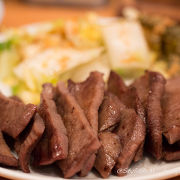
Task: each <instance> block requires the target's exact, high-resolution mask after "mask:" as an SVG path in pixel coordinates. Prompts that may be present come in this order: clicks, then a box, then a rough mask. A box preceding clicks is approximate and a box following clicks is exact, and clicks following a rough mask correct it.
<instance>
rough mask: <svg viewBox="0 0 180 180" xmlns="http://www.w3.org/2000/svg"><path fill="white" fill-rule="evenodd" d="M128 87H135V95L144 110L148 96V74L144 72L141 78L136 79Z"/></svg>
mask: <svg viewBox="0 0 180 180" xmlns="http://www.w3.org/2000/svg"><path fill="white" fill-rule="evenodd" d="M130 87H135V88H136V91H137V95H138V97H139V99H140V101H141V103H142V105H143V107H144V108H145V109H146V106H147V98H148V96H149V72H148V71H146V72H145V74H144V75H143V76H141V77H140V78H138V79H136V80H135V81H134V82H133V83H132V84H131V85H130Z"/></svg>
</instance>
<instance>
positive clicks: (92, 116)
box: [68, 72, 104, 176]
mask: <svg viewBox="0 0 180 180" xmlns="http://www.w3.org/2000/svg"><path fill="white" fill-rule="evenodd" d="M68 89H69V91H70V93H71V94H72V95H73V96H74V97H75V98H76V100H77V102H78V103H79V105H80V107H81V108H82V109H83V111H84V114H85V115H86V118H87V120H88V122H89V124H90V126H91V128H92V130H93V131H94V133H95V134H96V135H97V134H98V109H99V107H100V105H101V103H102V100H103V97H104V80H103V74H101V73H99V72H92V73H91V74H90V76H89V78H88V79H87V80H85V81H83V82H81V83H75V82H73V81H72V80H69V81H68ZM92 99H93V101H92ZM89 159H90V160H88V161H87V164H86V163H85V164H84V167H83V169H82V170H81V176H86V175H87V174H88V172H89V171H90V170H91V169H92V167H93V165H94V161H95V154H93V155H91V156H90V157H89Z"/></svg>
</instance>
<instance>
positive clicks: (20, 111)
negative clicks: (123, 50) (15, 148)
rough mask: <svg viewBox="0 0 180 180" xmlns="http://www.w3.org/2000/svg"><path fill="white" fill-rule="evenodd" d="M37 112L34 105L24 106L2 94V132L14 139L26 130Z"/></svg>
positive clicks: (0, 103)
mask: <svg viewBox="0 0 180 180" xmlns="http://www.w3.org/2000/svg"><path fill="white" fill-rule="evenodd" d="M35 111H36V106H35V105H33V104H27V105H25V104H23V103H21V102H18V101H17V100H14V99H11V98H7V97H5V96H3V95H2V94H0V112H1V116H0V130H1V131H3V132H5V133H7V134H8V135H9V136H11V137H13V138H17V136H18V135H19V134H20V133H21V132H22V131H23V130H24V129H25V127H26V126H27V125H28V123H29V122H30V120H31V118H32V116H33V115H34V113H35Z"/></svg>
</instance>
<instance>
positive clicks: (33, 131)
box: [16, 113, 45, 173]
mask: <svg viewBox="0 0 180 180" xmlns="http://www.w3.org/2000/svg"><path fill="white" fill-rule="evenodd" d="M27 128H28V129H27ZM27 128H26V129H25V130H24V131H26V132H23V133H22V135H20V137H19V141H17V144H16V151H17V152H18V156H19V164H20V167H21V169H22V170H23V171H24V172H26V173H29V172H30V170H29V166H28V165H29V162H30V156H31V153H32V151H33V149H34V148H35V146H36V144H37V143H38V141H39V140H40V138H41V136H42V134H43V132H44V129H45V125H44V122H43V119H42V118H41V117H40V116H39V114H38V113H36V115H35V116H34V119H33V120H32V122H31V123H30V124H29V125H28V126H27Z"/></svg>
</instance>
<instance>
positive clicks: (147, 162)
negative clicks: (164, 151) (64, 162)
mask: <svg viewBox="0 0 180 180" xmlns="http://www.w3.org/2000/svg"><path fill="white" fill-rule="evenodd" d="M178 175H180V162H171V163H166V162H163V161H155V160H153V159H151V158H148V157H144V159H143V160H142V161H140V162H138V163H135V164H133V165H132V166H131V167H130V169H129V171H128V175H126V176H124V177H117V176H113V175H111V176H110V177H109V179H121V180H153V179H167V178H171V177H175V176H178ZM0 176H2V177H6V178H9V179H13V180H15V179H18V180H40V179H43V180H58V179H63V178H62V176H61V173H60V171H59V169H58V168H57V167H55V166H49V167H42V168H40V169H34V168H33V169H32V168H31V173H29V174H26V173H23V172H22V171H20V170H14V169H8V168H2V167H1V168H0ZM74 178H75V179H80V178H79V177H78V176H75V177H74ZM81 179H101V178H100V176H99V175H98V173H97V172H95V170H94V171H93V172H91V173H89V175H88V176H87V177H85V178H81Z"/></svg>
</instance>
